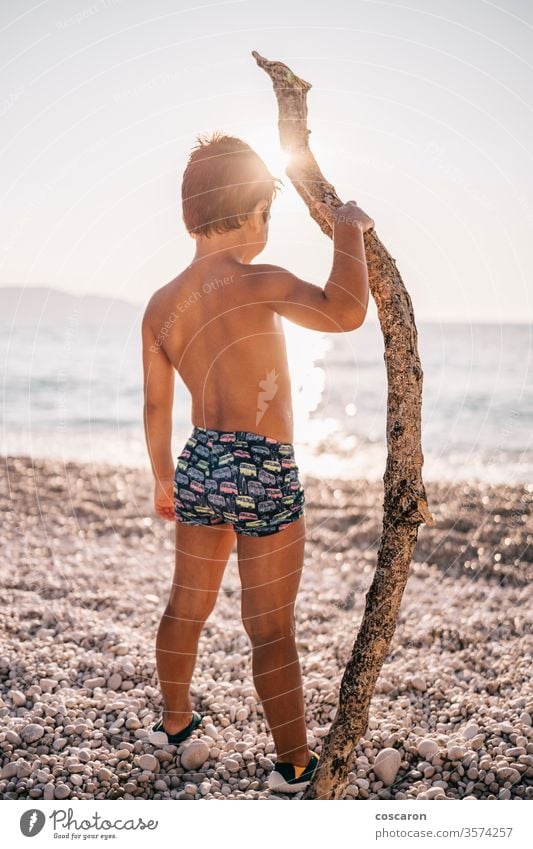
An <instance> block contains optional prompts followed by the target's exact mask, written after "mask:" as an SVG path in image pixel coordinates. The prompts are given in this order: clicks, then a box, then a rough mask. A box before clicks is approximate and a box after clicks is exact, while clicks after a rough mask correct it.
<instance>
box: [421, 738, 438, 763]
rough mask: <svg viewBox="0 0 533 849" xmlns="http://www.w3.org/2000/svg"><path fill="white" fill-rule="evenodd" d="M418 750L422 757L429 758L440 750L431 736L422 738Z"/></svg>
mask: <svg viewBox="0 0 533 849" xmlns="http://www.w3.org/2000/svg"><path fill="white" fill-rule="evenodd" d="M417 751H418V754H419V755H420V757H422V758H429V757H431V755H435V754H436V753H437V752H438V751H439V745H438V743H436V742H435V740H431V738H430V737H424V739H423V740H420V742H419V744H418V746H417Z"/></svg>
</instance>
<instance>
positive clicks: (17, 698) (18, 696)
mask: <svg viewBox="0 0 533 849" xmlns="http://www.w3.org/2000/svg"><path fill="white" fill-rule="evenodd" d="M9 695H10V696H11V701H12V702H13V704H14V705H15V707H22V706H23V705H25V704H26V696H25V695H24V693H23V692H22V691H21V690H11V691H10V693H9Z"/></svg>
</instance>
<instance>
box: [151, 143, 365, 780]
mask: <svg viewBox="0 0 533 849" xmlns="http://www.w3.org/2000/svg"><path fill="white" fill-rule="evenodd" d="M276 183H277V181H276V179H275V178H274V177H272V175H271V174H270V173H269V171H268V170H267V168H266V166H265V164H264V162H263V161H262V160H261V159H260V158H259V156H257V154H256V153H255V152H254V151H253V150H252V149H251V148H250V147H249V146H248V145H247V144H245V143H244V142H242V141H240V140H239V139H236V138H233V137H231V136H225V135H221V134H215V135H213V136H212V137H211V138H202V137H199V139H198V145H197V146H196V147H195V148H194V149H193V151H192V153H191V156H190V159H189V162H188V165H187V168H186V170H185V173H184V176H183V184H182V202H183V219H184V222H185V226H186V228H187V230H188V232H189V233H190V235H191V236H192V237H193V238H194V239H195V241H196V253H195V256H194V259H193V261H192V262H191V264H190V265H189V266H188V267H187V268H186V269H185V270H184V271H183V272H182V273H181V274H179V275H178V276H177V277H176V278H175V279H174V280H172V281H171V282H170V283H168V284H167V285H166V286H164V287H163V288H162V289H159V291H157V292H156V293H155V295H154V296H153V297H152V299H151V300H150V302H149V304H148V307H147V309H146V312H145V315H144V318H143V325H142V333H143V364H144V393H145V404H144V420H145V432H146V441H147V446H148V451H149V454H150V460H151V465H152V471H153V474H154V478H155V510H156V513H157V515H158V516H160V517H161V518H163V519H168V520H169V521H173V522H175V525H176V565H175V573H174V578H173V583H172V589H171V593H170V598H169V601H168V604H167V607H166V609H165V612H164V614H163V616H162V618H161V623H160V626H159V630H158V634H157V642H156V656H157V669H158V676H159V681H160V685H161V690H162V694H163V699H164V704H165V707H164V711H163V717H162V719H161V720H159V722H157V723H155V724H154V726H152V728H153V730H158V731H164V732H165V733H166V734H167V737H168V740H169V742H171V743H175V744H176V745H177V744H179V743H180V742H181V741H182V740H184V739H186V737H188V736H189V735H190V734H191V732H192V731H193V730H194V729H195V728H196V727H197V726H198V725H199V724H200V722H201V720H202V717H201V716H200V714H199V713H197V712H196V711H195V710H193V707H192V703H191V700H190V695H189V685H190V682H191V678H192V674H193V670H194V665H195V660H196V653H197V647H198V639H199V636H200V633H201V631H202V628H203V626H204V624H205V621H206V619H207V618H208V616H209V615H210V613H211V611H212V610H213V607H214V605H215V601H216V598H217V594H218V591H219V587H220V584H221V580H222V576H223V573H224V568H225V566H226V563H227V560H228V557H229V555H230V553H231V551H232V549H233V546H234V544H235V543H236V544H237V554H238V562H239V573H240V579H241V586H242V596H241V612H242V621H243V624H244V628H245V630H246V632H247V634H248V636H249V638H250V641H251V645H252V658H253V660H252V670H253V677H254V684H255V687H256V690H257V693H258V696H259V698H260V700H261V702H262V704H263V707H264V711H265V716H266V719H267V722H268V726H269V729H270V731H271V732H272V735H273V738H274V742H275V746H276V752H277V763H276V767H275V769H274V770H273V771H272V772H271V773H270V775H269V786H270V787H271V788H273V789H275V790H276V791H281V792H286V793H295V792H298V791H299V790H302V789H304V788H305V787H306V786H307V784H308V783H309V781H310V779H311V777H312V775H313V772H314V770H315V769H316V766H317V763H318V756H317V755H316V753H315V752H311V751H310V750H309V748H308V745H307V734H306V727H305V708H304V696H303V689H302V680H301V670H300V664H299V659H298V655H297V650H296V644H295V622H294V604H295V600H296V595H297V591H298V587H299V583H300V577H301V570H302V565H303V555H304V543H305V516H304V503H305V498H304V492H303V488H302V485H301V482H300V480H299V475H298V466H297V464H296V462H295V457H294V448H293V444H292V443H293V424H292V405H291V391H290V379H289V373H288V368H287V357H286V350H285V341H284V335H283V325H282V321H281V317H282V316H283V317H285V318H286V319H289V320H290V321H293V322H295V323H296V324H299V325H302V326H304V327H308V328H309V329H311V330H317V331H321V332H324V331H325V332H331V333H337V332H343V331H350V330H353V329H355V328H356V327H359V326H360V325H361V324H362V322H363V320H364V318H365V314H366V310H367V304H368V278H367V269H366V261H365V251H364V242H363V232H364V231H365V230H367V229H370V228H371V227H373V224H374V222H373V221H372V219H371V218H369V217H368V216H367V215H366V214H365V213H364V212H363V211H362V210H361V209H360V208H359V207H358V206H357V204H356V203H355V202H354V201H351V202H349V203H347V204H346V205H345V206H343V207H340V208H339V209H338V210H336V212H335V213H333V212H332V211H331V210H330V208H329V207H327V206H326V205H325V204H319V205H318V206H319V208H320V211H321V212H322V214H323V215H324V216H325V217H327V218H328V220H329V221H330V222H331V224H332V226H333V230H334V239H333V241H334V258H333V266H332V270H331V274H330V276H329V279H328V281H327V283H326V286H325V288H322V287H320V286H316V285H314V284H312V283H306V282H305V281H303V280H300V279H299V278H298V277H296V276H295V275H294V274H291V273H290V272H289V271H286V270H285V269H283V268H280V267H278V266H274V265H259V264H254V265H251V264H250V263H251V261H252V260H253V259H254V257H256V256H257V255H258V254H259V253H260V252H261V251H262V250H263V248H264V246H265V244H266V241H267V235H268V220H269V215H270V206H271V203H272V200H273V197H274V195H275V193H276V191H277V186H276ZM175 371H177V372H178V373H179V375H180V377H181V378H182V379H183V381H184V383H185V384H186V386H187V388H188V389H189V391H190V394H191V399H192V412H191V418H192V424H193V430H192V433H191V436H190V438H189V439H188V440H187V442H186V444H185V446H184V448H183V450H182V452H181V454H180V455H179V457H178V461H177V464H176V463H175V462H174V459H173V455H172V450H171V432H172V422H171V416H172V402H173V389H174V374H175Z"/></svg>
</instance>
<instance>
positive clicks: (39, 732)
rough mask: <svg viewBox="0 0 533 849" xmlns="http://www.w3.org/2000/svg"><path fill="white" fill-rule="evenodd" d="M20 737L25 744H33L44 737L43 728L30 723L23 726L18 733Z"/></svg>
mask: <svg viewBox="0 0 533 849" xmlns="http://www.w3.org/2000/svg"><path fill="white" fill-rule="evenodd" d="M20 736H21V737H22V739H23V740H24V742H25V743H35V742H37V740H40V739H41V737H43V736H44V728H43V726H42V725H37V723H35V722H31V723H30V724H29V725H25V726H24V728H23V729H22V731H21V732H20Z"/></svg>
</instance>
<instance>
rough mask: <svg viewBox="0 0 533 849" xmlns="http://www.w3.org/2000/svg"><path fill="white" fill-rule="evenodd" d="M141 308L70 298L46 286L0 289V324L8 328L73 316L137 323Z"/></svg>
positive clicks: (111, 301) (97, 298)
mask: <svg viewBox="0 0 533 849" xmlns="http://www.w3.org/2000/svg"><path fill="white" fill-rule="evenodd" d="M142 312H143V308H142V307H141V306H139V305H137V304H133V303H131V302H129V301H124V300H122V299H116V298H107V297H105V296H101V295H71V294H70V293H69V292H63V291H61V290H60V289H52V288H49V287H45V286H43V287H37V286H29V287H27V288H25V287H23V286H3V287H0V321H1V322H2V323H3V324H4V323H7V324H9V325H12V324H15V325H22V324H24V325H27V324H37V323H40V322H48V321H54V320H56V321H58V322H64V321H67V320H68V319H69V318H72V317H73V316H81V317H83V320H84V322H91V321H94V322H95V323H102V322H105V324H108V323H112V324H115V323H120V324H122V323H127V324H131V323H132V322H135V321H137V320H140V318H141V315H142Z"/></svg>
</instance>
